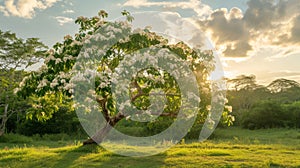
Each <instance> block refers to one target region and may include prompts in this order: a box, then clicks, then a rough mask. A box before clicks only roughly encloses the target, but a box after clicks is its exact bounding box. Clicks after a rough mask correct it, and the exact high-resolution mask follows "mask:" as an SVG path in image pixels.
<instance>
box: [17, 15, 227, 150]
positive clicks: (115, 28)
mask: <svg viewBox="0 0 300 168" xmlns="http://www.w3.org/2000/svg"><path fill="white" fill-rule="evenodd" d="M122 14H123V15H124V16H126V20H125V21H117V22H110V21H107V20H105V18H106V17H107V13H106V12H105V11H100V12H99V13H98V16H96V17H92V18H86V17H79V18H78V19H77V20H76V21H75V23H77V24H79V25H80V28H79V32H78V33H77V34H75V36H74V37H72V36H70V35H67V36H65V38H64V41H63V42H61V43H56V44H55V45H54V46H53V49H50V50H49V51H48V53H47V57H46V59H45V62H44V65H43V66H42V67H41V68H40V69H39V70H38V71H36V72H32V73H31V74H30V75H29V76H28V77H26V78H24V80H23V81H22V83H21V84H20V88H19V91H18V94H19V95H22V96H24V97H37V98H39V99H40V100H45V99H47V100H48V101H49V100H51V101H52V103H44V104H42V103H41V102H38V101H37V102H36V104H35V105H34V107H36V109H37V110H32V113H34V114H31V116H39V117H44V118H49V117H50V116H51V115H52V113H54V112H55V109H56V108H53V107H56V104H57V103H65V102H68V103H70V104H73V105H74V107H75V108H77V109H80V108H81V109H84V110H85V111H86V112H87V113H89V112H90V111H91V110H92V109H93V108H97V109H100V112H101V113H102V115H103V117H104V118H105V120H106V122H107V124H106V125H104V126H103V128H102V129H100V130H99V131H97V133H96V134H95V135H94V136H92V137H91V139H89V140H87V141H85V142H84V144H90V143H94V142H98V143H100V142H102V140H103V139H104V138H105V136H106V135H107V133H108V132H109V131H110V130H111V128H112V127H114V126H115V125H116V124H117V123H118V122H119V121H120V120H122V119H125V118H126V119H127V120H130V119H134V118H135V117H137V116H140V117H141V116H142V117H153V116H156V117H159V118H163V117H171V118H176V116H177V114H178V112H179V109H180V106H181V99H182V97H181V95H180V88H179V86H178V84H177V82H176V80H175V79H174V78H173V77H172V75H171V74H170V73H168V72H166V71H164V70H162V69H157V68H153V67H152V68H151V67H150V68H149V67H145V69H142V70H140V71H138V72H136V74H135V75H134V76H132V78H131V79H130V84H129V86H128V94H129V97H130V102H129V103H130V104H133V105H134V106H135V107H137V108H138V109H140V110H146V109H147V108H148V107H149V106H150V104H151V100H150V98H149V97H150V94H151V93H152V90H153V89H155V88H159V89H161V90H163V92H164V93H165V96H166V97H165V98H166V105H165V106H164V108H163V112H162V113H157V112H156V111H151V112H149V111H147V115H143V114H142V113H138V114H129V113H127V112H125V111H123V110H124V109H126V108H125V107H123V106H122V107H116V100H115V97H114V94H113V90H112V85H113V84H114V83H115V84H118V82H120V81H116V78H114V77H113V74H114V73H115V72H117V71H118V70H120V69H119V68H118V67H120V66H121V65H120V64H121V62H122V61H124V60H126V55H130V54H133V53H135V52H136V51H140V50H143V49H145V48H151V47H159V48H161V49H164V51H170V52H172V53H175V54H176V56H178V58H179V59H181V60H183V61H186V62H188V63H189V64H188V65H189V68H190V69H191V71H192V72H193V73H194V75H195V77H196V81H197V84H198V86H199V90H198V92H199V94H200V98H201V102H199V110H198V111H197V115H198V119H197V122H202V123H203V122H204V121H205V118H206V117H207V115H208V113H209V107H210V103H211V102H210V98H211V93H210V90H211V89H212V87H214V86H211V83H210V82H209V81H208V76H209V74H210V72H212V71H213V70H214V59H213V54H212V52H210V51H200V50H197V49H192V48H191V47H189V46H188V45H186V44H185V43H183V42H179V43H177V44H170V43H169V42H168V40H167V39H166V38H164V37H162V36H160V35H157V34H156V33H154V32H151V31H150V30H149V29H148V28H145V29H137V30H132V27H131V25H130V22H131V21H132V20H133V17H132V16H131V15H130V14H129V12H127V11H123V12H122ZM99 29H103V30H106V32H102V34H100V36H96V37H95V36H94V37H93V35H95V33H96V32H97V31H99ZM128 32H130V35H128V36H126V37H124V38H123V39H121V40H119V41H115V42H113V43H112V44H111V45H110V47H109V48H107V50H105V52H102V53H97V54H98V55H102V57H101V60H97V59H98V57H93V56H92V55H91V54H87V53H88V51H86V52H84V51H83V50H88V49H87V48H86V46H85V45H86V43H87V41H91V40H92V38H97V39H101V40H102V41H105V42H108V43H109V42H111V41H110V40H111V39H110V38H114V37H115V36H116V35H118V34H121V36H122V34H124V33H125V34H126V33H128ZM100 46H101V44H100ZM92 47H93V46H91V48H92ZM144 56H145V55H141V57H144ZM147 57H149V58H150V59H151V57H155V54H154V55H150V56H149V54H148V55H147ZM82 59H84V60H86V61H87V62H84V63H82V61H80V60H82ZM93 59H96V60H97V61H96V65H97V68H96V69H94V70H95V72H96V75H94V76H93V73H94V72H92V71H91V74H81V73H80V71H78V69H81V70H82V69H84V68H87V67H88V66H89V65H90V64H89V60H92V61H95V60H93ZM141 59H143V58H141ZM145 59H148V58H145ZM78 61H79V62H78ZM93 65H95V62H94V64H93ZM173 68H174V71H176V65H174V67H173ZM84 70H85V71H84V72H88V71H87V70H88V69H84ZM90 76H93V78H94V80H91V81H92V82H93V89H92V90H91V92H90V94H87V93H80V91H85V90H86V88H84V87H85V82H89V77H90ZM75 85H77V86H75ZM74 88H76V89H77V90H76V89H75V92H77V94H82V95H87V97H84V98H83V99H84V100H82V101H84V102H86V103H85V104H84V106H85V107H83V106H80V105H77V103H76V101H78V100H79V99H76V100H74V101H72V100H71V98H73V97H74ZM78 88H83V89H82V90H80V89H78ZM121 94H122V93H120V95H121ZM92 100H95V102H97V107H92V106H93V105H92V104H91V106H90V107H86V106H88V105H89V102H90V101H92ZM42 102H45V101H42ZM127 103H128V102H127ZM228 109H230V108H228ZM228 109H225V110H224V111H225V113H224V117H225V118H227V119H228V118H229V119H228V120H226V121H227V122H228V123H230V122H231V120H230V118H231V116H230V115H229V113H228Z"/></svg>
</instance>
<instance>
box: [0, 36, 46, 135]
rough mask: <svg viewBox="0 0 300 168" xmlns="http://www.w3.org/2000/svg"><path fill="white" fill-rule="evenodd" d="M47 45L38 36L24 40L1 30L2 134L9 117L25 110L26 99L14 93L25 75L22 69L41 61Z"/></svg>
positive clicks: (0, 129) (0, 114)
mask: <svg viewBox="0 0 300 168" xmlns="http://www.w3.org/2000/svg"><path fill="white" fill-rule="evenodd" d="M45 51H46V46H45V45H43V44H42V43H41V42H39V41H38V39H37V38H29V39H27V40H26V41H24V40H23V39H21V38H18V37H17V36H16V34H14V33H11V32H2V31H1V30H0V81H1V83H0V121H1V123H0V136H1V135H3V134H4V133H5V129H6V123H7V121H8V119H9V118H10V117H11V116H12V115H13V114H15V113H16V112H18V111H19V112H20V111H24V109H25V108H24V107H25V106H26V105H25V104H26V103H25V102H24V100H22V99H20V98H19V97H17V96H16V95H15V94H14V89H15V88H17V86H18V84H19V82H20V81H21V80H22V78H23V77H24V76H25V72H23V71H22V69H24V68H26V67H28V66H30V65H33V64H34V63H37V62H39V60H40V59H41V58H43V56H44V53H45Z"/></svg>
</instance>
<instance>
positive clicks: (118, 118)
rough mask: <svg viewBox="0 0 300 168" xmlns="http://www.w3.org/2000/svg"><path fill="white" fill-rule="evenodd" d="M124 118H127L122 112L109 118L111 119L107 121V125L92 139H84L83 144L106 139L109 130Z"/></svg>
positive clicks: (98, 142)
mask: <svg viewBox="0 0 300 168" xmlns="http://www.w3.org/2000/svg"><path fill="white" fill-rule="evenodd" d="M123 118H125V116H124V115H123V114H122V113H118V114H117V115H116V116H115V117H113V118H111V119H109V121H108V122H107V123H106V125H105V126H104V127H103V128H101V129H100V130H99V131H98V132H97V133H96V134H95V135H93V136H92V137H91V138H90V139H88V140H86V141H84V142H83V145H89V144H96V143H97V144H100V143H101V142H102V141H103V140H104V138H105V137H106V136H107V134H108V133H109V131H110V130H111V129H112V128H113V127H114V126H115V125H116V124H117V123H118V122H119V121H121V120H122V119H123Z"/></svg>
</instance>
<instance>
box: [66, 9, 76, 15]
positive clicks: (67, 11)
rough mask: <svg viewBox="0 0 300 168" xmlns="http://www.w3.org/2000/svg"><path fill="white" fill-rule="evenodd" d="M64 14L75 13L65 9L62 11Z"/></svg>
mask: <svg viewBox="0 0 300 168" xmlns="http://www.w3.org/2000/svg"><path fill="white" fill-rule="evenodd" d="M63 13H64V14H66V13H75V11H73V10H72V9H67V10H65V11H63Z"/></svg>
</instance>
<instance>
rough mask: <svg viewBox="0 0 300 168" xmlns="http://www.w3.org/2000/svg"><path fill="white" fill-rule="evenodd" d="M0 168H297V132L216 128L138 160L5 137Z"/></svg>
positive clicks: (72, 144) (74, 145)
mask: <svg viewBox="0 0 300 168" xmlns="http://www.w3.org/2000/svg"><path fill="white" fill-rule="evenodd" d="M0 167H11V168H15V167H54V168H59V167H62V168H64V167H104V168H105V167H108V168H110V167H116V168H121V167H133V168H139V167H140V168H148V167H176V168H177V167H195V168H201V167H300V130H288V129H270V130H255V131H250V130H243V129H239V128H227V129H218V130H216V131H215V133H214V135H213V136H212V137H211V139H210V140H208V141H205V142H202V143H199V142H193V141H187V140H186V141H185V144H178V145H176V146H175V147H172V148H171V149H169V150H168V151H166V152H164V153H161V154H158V155H155V156H149V157H141V158H132V157H125V156H120V155H116V154H113V153H110V152H108V151H106V150H104V149H103V148H101V147H99V146H96V145H94V146H81V142H80V141H77V140H64V138H61V139H60V140H56V141H53V140H49V139H40V140H38V141H36V140H35V139H34V138H28V137H23V136H20V135H7V136H6V137H2V138H1V139H0Z"/></svg>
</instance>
